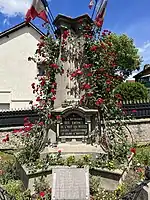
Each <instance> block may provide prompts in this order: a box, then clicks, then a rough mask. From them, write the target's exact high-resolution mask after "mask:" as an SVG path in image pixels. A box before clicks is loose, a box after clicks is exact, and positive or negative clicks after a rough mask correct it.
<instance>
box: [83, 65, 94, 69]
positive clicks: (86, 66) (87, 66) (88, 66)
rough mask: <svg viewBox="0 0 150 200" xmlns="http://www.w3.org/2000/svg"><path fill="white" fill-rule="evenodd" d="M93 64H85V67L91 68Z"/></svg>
mask: <svg viewBox="0 0 150 200" xmlns="http://www.w3.org/2000/svg"><path fill="white" fill-rule="evenodd" d="M91 66H92V64H84V65H83V67H84V68H85V69H88V68H90V67H91Z"/></svg>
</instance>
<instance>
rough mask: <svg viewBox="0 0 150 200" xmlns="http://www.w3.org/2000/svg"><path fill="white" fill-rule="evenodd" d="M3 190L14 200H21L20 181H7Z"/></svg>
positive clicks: (21, 188)
mask: <svg viewBox="0 0 150 200" xmlns="http://www.w3.org/2000/svg"><path fill="white" fill-rule="evenodd" d="M4 189H5V190H6V191H7V192H8V193H9V194H10V195H12V196H14V197H15V198H16V200H23V186H22V182H21V181H16V180H9V181H8V183H7V184H6V185H4Z"/></svg>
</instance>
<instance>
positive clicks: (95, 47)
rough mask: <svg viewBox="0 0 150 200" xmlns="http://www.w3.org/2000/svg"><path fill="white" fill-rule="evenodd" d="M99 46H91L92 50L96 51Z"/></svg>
mask: <svg viewBox="0 0 150 200" xmlns="http://www.w3.org/2000/svg"><path fill="white" fill-rule="evenodd" d="M97 48H98V46H96V45H94V46H92V47H91V48H90V50H91V51H96V50H97Z"/></svg>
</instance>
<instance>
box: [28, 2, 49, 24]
mask: <svg viewBox="0 0 150 200" xmlns="http://www.w3.org/2000/svg"><path fill="white" fill-rule="evenodd" d="M43 2H44V3H43ZM45 2H46V0H33V2H32V5H31V8H30V9H29V10H28V11H27V13H26V21H27V22H30V21H31V20H34V19H35V18H36V17H39V18H41V19H43V20H44V21H45V22H49V20H48V17H47V14H46V4H45Z"/></svg>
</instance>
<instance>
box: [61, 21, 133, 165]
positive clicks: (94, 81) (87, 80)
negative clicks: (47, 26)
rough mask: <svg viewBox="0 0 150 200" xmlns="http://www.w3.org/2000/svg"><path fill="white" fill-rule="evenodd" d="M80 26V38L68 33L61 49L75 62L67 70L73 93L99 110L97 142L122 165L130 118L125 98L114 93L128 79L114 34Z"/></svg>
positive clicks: (89, 105) (125, 155)
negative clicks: (73, 65) (125, 107)
mask: <svg viewBox="0 0 150 200" xmlns="http://www.w3.org/2000/svg"><path fill="white" fill-rule="evenodd" d="M80 24H81V27H80V38H79V37H78V36H77V37H76V36H74V35H72V34H71V33H69V34H68V35H67V36H68V37H67V38H66V37H65V38H64V40H63V47H62V52H63V53H62V54H63V55H67V56H66V59H67V60H68V61H69V62H76V65H75V67H76V68H75V69H74V70H69V69H68V74H69V75H70V79H71V80H72V81H73V82H74V87H73V88H72V91H73V92H74V94H75V96H78V97H79V98H80V102H79V104H80V106H83V107H86V108H95V109H97V110H98V116H97V117H98V128H99V134H98V142H99V144H100V145H101V146H102V148H103V149H104V150H105V151H106V152H107V153H108V155H109V158H110V159H115V158H117V159H118V160H119V161H120V162H122V161H123V158H124V159H126V158H127V152H128V151H129V146H128V142H127V134H126V132H125V127H127V126H126V124H125V122H124V120H125V119H126V117H127V116H126V115H125V112H124V110H123V108H122V96H121V95H120V94H117V93H114V89H115V88H116V86H117V85H119V84H120V83H122V82H123V80H124V79H125V76H124V74H123V73H122V72H121V71H120V70H119V67H118V65H117V62H116V60H118V58H117V54H116V52H115V50H114V46H113V43H112V40H111V37H112V33H111V32H110V31H108V30H104V31H103V32H101V29H100V28H99V26H95V25H94V24H88V25H87V24H86V25H85V24H84V23H82V22H80ZM70 44H71V45H70ZM68 47H69V48H68ZM74 52H75V53H74ZM72 58H74V61H72ZM128 130H129V129H128Z"/></svg>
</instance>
